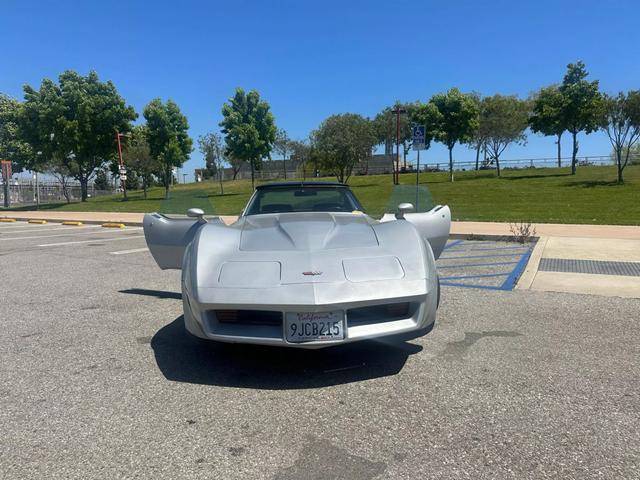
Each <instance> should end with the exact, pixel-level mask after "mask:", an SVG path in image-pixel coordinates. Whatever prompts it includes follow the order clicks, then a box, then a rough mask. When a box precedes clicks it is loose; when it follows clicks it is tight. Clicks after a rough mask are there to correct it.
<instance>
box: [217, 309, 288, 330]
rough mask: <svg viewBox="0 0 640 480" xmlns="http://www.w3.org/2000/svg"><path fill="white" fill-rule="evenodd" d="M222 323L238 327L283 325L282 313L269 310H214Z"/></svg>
mask: <svg viewBox="0 0 640 480" xmlns="http://www.w3.org/2000/svg"><path fill="white" fill-rule="evenodd" d="M214 313H215V315H216V319H217V320H218V322H220V323H230V324H236V325H240V324H243V325H275V326H281V325H282V312H272V311H269V310H214Z"/></svg>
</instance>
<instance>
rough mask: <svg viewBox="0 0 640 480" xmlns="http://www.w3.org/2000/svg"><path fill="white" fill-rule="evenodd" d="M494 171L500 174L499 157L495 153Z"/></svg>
mask: <svg viewBox="0 0 640 480" xmlns="http://www.w3.org/2000/svg"><path fill="white" fill-rule="evenodd" d="M496 173H497V174H498V176H500V157H499V156H498V155H496Z"/></svg>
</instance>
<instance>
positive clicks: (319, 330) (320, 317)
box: [284, 311, 344, 343]
mask: <svg viewBox="0 0 640 480" xmlns="http://www.w3.org/2000/svg"><path fill="white" fill-rule="evenodd" d="M284 324H285V331H286V337H287V341H288V342H294V343H299V342H310V341H313V340H342V339H343V338H344V313H343V312H342V311H335V312H299V313H297V312H287V313H286V315H285V322H284Z"/></svg>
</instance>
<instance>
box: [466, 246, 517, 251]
mask: <svg viewBox="0 0 640 480" xmlns="http://www.w3.org/2000/svg"><path fill="white" fill-rule="evenodd" d="M526 248H529V247H523V246H518V247H493V248H472V249H471V250H470V251H471V252H484V251H489V250H516V249H517V250H523V249H526Z"/></svg>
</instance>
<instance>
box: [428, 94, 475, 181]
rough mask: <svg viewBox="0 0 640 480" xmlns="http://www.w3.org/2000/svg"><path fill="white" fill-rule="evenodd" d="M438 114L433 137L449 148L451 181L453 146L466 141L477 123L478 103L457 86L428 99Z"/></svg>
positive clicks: (450, 178)
mask: <svg viewBox="0 0 640 480" xmlns="http://www.w3.org/2000/svg"><path fill="white" fill-rule="evenodd" d="M429 103H431V104H432V105H433V106H435V107H436V109H437V111H438V113H439V115H438V121H437V124H436V126H435V129H434V139H435V140H436V141H438V142H440V143H442V144H444V145H445V146H446V147H447V149H448V150H449V180H450V181H452V182H453V147H454V146H455V144H456V143H458V142H459V143H464V142H468V141H469V140H470V139H471V138H472V136H473V134H474V132H475V131H476V130H477V128H478V125H479V109H478V103H477V101H476V100H475V99H474V97H473V95H471V94H464V93H462V92H460V90H458V89H457V88H452V89H450V90H449V91H448V92H447V93H438V94H436V95H434V96H433V97H431V100H429Z"/></svg>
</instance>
